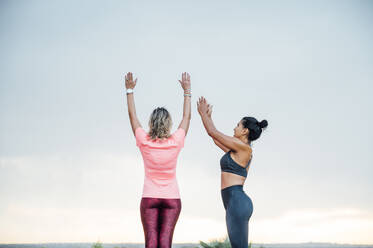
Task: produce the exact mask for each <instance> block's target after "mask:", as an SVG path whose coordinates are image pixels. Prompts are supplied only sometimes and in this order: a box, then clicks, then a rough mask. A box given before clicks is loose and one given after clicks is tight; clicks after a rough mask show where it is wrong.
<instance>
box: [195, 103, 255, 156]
mask: <svg viewBox="0 0 373 248" xmlns="http://www.w3.org/2000/svg"><path fill="white" fill-rule="evenodd" d="M197 108H198V113H199V114H200V116H201V119H202V123H203V126H204V127H205V129H206V131H207V134H208V135H209V136H210V137H211V138H213V139H214V142H215V140H216V141H217V142H219V143H220V144H221V145H223V146H224V149H226V150H227V151H228V150H233V151H236V152H238V151H248V146H247V145H246V144H245V143H243V142H242V141H241V140H240V139H238V138H236V137H230V136H227V135H225V134H223V133H221V132H220V131H218V130H217V129H216V127H215V125H214V123H213V121H212V119H211V115H210V116H209V114H208V112H209V104H207V101H206V99H205V98H204V97H200V98H199V101H198V102H197ZM218 146H219V145H218ZM219 147H220V146H219ZM222 149H223V148H222ZM224 149H223V150H224Z"/></svg>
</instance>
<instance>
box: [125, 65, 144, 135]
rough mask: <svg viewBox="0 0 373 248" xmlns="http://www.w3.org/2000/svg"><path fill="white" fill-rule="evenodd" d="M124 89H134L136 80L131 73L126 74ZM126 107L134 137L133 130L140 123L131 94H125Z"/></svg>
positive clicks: (139, 125)
mask: <svg viewBox="0 0 373 248" xmlns="http://www.w3.org/2000/svg"><path fill="white" fill-rule="evenodd" d="M125 81H126V89H134V88H135V86H136V83H137V78H136V79H135V80H133V78H132V73H131V72H128V73H127V75H126V77H125ZM127 106H128V115H129V118H130V123H131V127H132V132H133V135H135V130H136V128H138V127H141V124H140V121H139V119H138V118H137V115H136V107H135V99H134V96H133V93H127Z"/></svg>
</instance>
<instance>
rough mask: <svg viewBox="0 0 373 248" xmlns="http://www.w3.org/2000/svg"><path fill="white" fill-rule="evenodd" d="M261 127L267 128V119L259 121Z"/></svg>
mask: <svg viewBox="0 0 373 248" xmlns="http://www.w3.org/2000/svg"><path fill="white" fill-rule="evenodd" d="M258 125H259V127H261V128H266V127H267V126H268V122H267V120H262V121H261V122H258Z"/></svg>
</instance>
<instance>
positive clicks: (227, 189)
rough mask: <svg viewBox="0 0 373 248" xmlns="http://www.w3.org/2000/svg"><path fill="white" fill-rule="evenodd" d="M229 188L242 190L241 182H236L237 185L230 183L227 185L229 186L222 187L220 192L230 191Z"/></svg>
mask: <svg viewBox="0 0 373 248" xmlns="http://www.w3.org/2000/svg"><path fill="white" fill-rule="evenodd" d="M231 190H240V191H243V185H241V184H237V185H232V186H229V187H226V188H224V189H222V190H221V192H222V193H223V192H227V191H231Z"/></svg>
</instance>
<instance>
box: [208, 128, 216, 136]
mask: <svg viewBox="0 0 373 248" xmlns="http://www.w3.org/2000/svg"><path fill="white" fill-rule="evenodd" d="M207 134H208V135H209V136H210V137H211V138H214V137H215V134H216V132H215V130H214V129H211V128H209V129H207Z"/></svg>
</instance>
